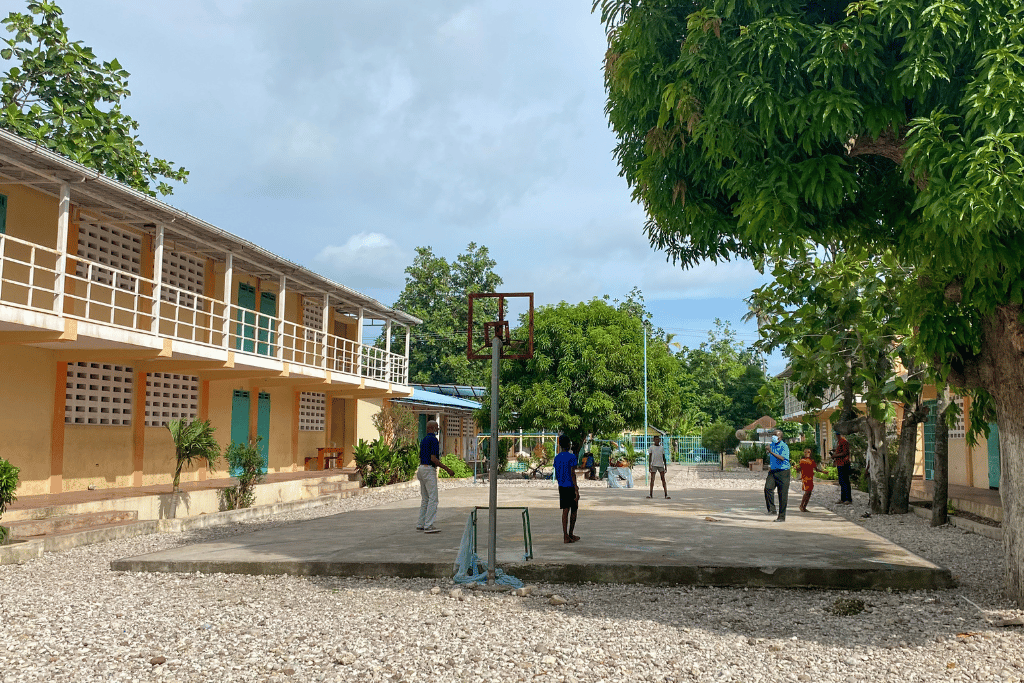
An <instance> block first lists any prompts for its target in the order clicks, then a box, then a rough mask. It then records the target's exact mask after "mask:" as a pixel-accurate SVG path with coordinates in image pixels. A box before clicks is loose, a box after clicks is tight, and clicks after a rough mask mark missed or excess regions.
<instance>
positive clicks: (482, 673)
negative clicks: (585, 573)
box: [0, 470, 1024, 683]
mask: <svg viewBox="0 0 1024 683" xmlns="http://www.w3.org/2000/svg"><path fill="white" fill-rule="evenodd" d="M762 482H763V475H755V474H750V473H746V472H736V473H724V474H723V473H719V474H713V473H706V472H704V473H702V472H693V471H682V470H680V471H678V472H676V473H674V475H673V476H672V480H671V489H673V490H679V489H682V488H687V487H690V488H741V489H750V490H751V495H752V496H758V497H759V496H760V495H761V494H760V489H761V487H762ZM453 485H459V484H453V483H450V482H443V483H442V487H448V486H453ZM502 485H503V486H519V485H525V486H532V485H538V483H535V482H512V481H509V482H502ZM546 485H548V486H550V483H549V482H548V483H546ZM583 485H584V486H602V485H603V484H602V483H599V482H583ZM637 485H638V486H640V485H642V479H641V480H640V481H638V482H637ZM796 489H797V486H795V485H794V487H793V493H792V494H791V496H790V505H791V507H793V508H794V512H793V514H799V512H798V511H796V510H795V508H796V505H794V498H795V497H797V496H798V495H799V494H798V493H797V491H796ZM837 494H838V491H837V490H836V489H834V488H832V487H830V486H827V485H820V486H818V487H817V488H816V489H815V493H814V497H813V498H812V504H814V503H825V504H827V505H828V507H830V508H832V507H833V505H832V503H833V501H834V499H836V498H838V495H837ZM416 495H418V491H417V490H416V489H407V490H403V491H391V492H378V493H374V494H370V495H367V496H361V497H358V498H353V499H347V500H343V501H341V502H338V503H336V504H332V505H330V506H325V507H323V508H318V509H315V510H306V511H303V512H297V513H291V514H287V515H281V516H278V517H276V518H274V519H273V520H261V521H255V522H249V523H243V524H239V525H234V526H232V527H221V528H215V529H206V530H201V531H195V532H189V533H185V534H178V535H154V536H145V537H140V538H133V539H129V540H123V541H116V542H110V543H103V544H98V545H94V546H88V547H83V548H77V549H75V550H71V551H67V552H63V553H52V554H47V555H45V556H44V557H42V558H40V559H38V560H33V561H30V562H28V563H26V564H23V565H8V566H2V567H0V682H2V683H15V682H22V681H47V682H53V683H63V682H64V681H168V682H170V681H182V682H184V681H197V682H199V681H202V682H204V683H205V682H207V681H215V682H216V683H226V682H229V681H395V682H398V681H431V682H433V681H531V682H533V681H540V682H546V681H708V682H715V683H718V682H726V681H737V682H739V681H743V682H756V681H764V682H772V683H774V682H776V681H816V682H817V681H823V682H825V681H870V682H871V683H876V682H880V681H928V682H931V681H1021V680H1022V676H1024V630H1022V629H1021V628H1019V627H1018V628H1000V627H996V626H993V625H991V624H990V623H989V622H988V621H986V620H985V618H984V617H983V615H982V614H981V613H980V612H979V611H978V610H977V609H975V608H974V607H972V606H971V605H970V604H968V602H967V600H965V599H964V598H966V599H968V600H970V601H973V602H974V603H976V604H978V605H979V606H980V607H981V608H982V609H984V610H986V611H987V612H988V613H989V614H990V616H991V615H992V614H995V613H998V614H999V615H1001V616H1004V617H1009V616H1021V615H1022V614H1024V613H1022V612H1020V611H1017V610H1015V609H1013V607H1012V605H1010V604H1009V603H1008V602H1006V601H1005V600H1004V599H1003V598H1001V597H1000V592H999V587H1000V583H1001V547H1000V545H999V543H998V542H995V541H992V540H989V539H987V538H984V537H981V536H977V535H974V534H969V533H965V532H963V531H960V530H958V529H955V528H952V527H945V528H939V529H932V528H930V527H929V526H928V524H927V522H926V521H925V520H922V519H919V518H917V517H916V516H913V515H907V516H901V517H891V518H888V517H873V518H871V519H867V520H862V519H860V515H861V514H863V512H865V510H866V496H865V495H864V494H860V493H858V492H855V493H854V497H855V504H854V505H853V506H846V507H839V508H838V512H839V514H843V515H845V516H847V517H850V518H851V519H853V520H854V521H856V522H857V523H862V524H864V526H866V527H867V528H868V529H870V530H872V531H875V532H876V533H879V534H881V535H882V536H885V537H887V538H890V539H892V540H894V541H896V542H897V543H899V544H901V545H903V546H904V547H907V548H909V549H910V550H913V551H914V552H917V553H919V554H920V555H922V556H924V557H926V558H928V559H930V560H932V561H933V562H936V563H938V564H941V565H944V566H946V567H949V568H950V569H951V570H952V572H953V574H954V575H955V576H956V577H957V579H958V581H959V582H960V587H959V588H957V589H954V590H949V591H937V592H909V593H883V592H862V593H854V592H845V591H810V590H745V589H717V588H647V587H640V586H604V585H578V586H575V585H574V586H563V585H558V586H546V585H541V586H537V587H536V591H535V592H534V594H533V595H531V596H528V597H516V596H512V595H507V594H489V593H479V592H472V591H465V590H463V591H460V592H461V595H459V594H458V593H455V594H454V595H456V596H457V597H453V593H452V591H453V589H454V586H453V585H452V584H450V583H449V582H447V581H441V582H438V581H435V580H398V579H332V578H303V577H288V576H266V577H261V576H235V575H226V574H215V575H199V574H131V573H119V572H112V571H110V570H109V569H108V568H107V567H108V564H109V562H110V561H111V560H113V559H117V558H121V557H127V556H132V555H138V554H141V553H145V552H150V551H154V550H160V549H164V548H169V547H173V546H177V545H182V544H186V543H192V542H195V541H201V540H210V539H214V538H219V537H223V536H227V535H233V534H237V533H243V532H248V531H252V530H255V529H260V528H267V527H272V526H275V525H279V524H283V523H287V522H292V521H295V520H299V519H306V518H312V517H318V516H323V515H330V514H336V513H339V512H344V511H348V510H354V509H360V508H365V507H368V506H373V505H378V504H380V503H383V502H385V501H390V500H395V499H397V498H404V497H409V496H416ZM441 500H442V505H443V504H444V495H443V493H442V496H441ZM797 502H799V501H798V500H797ZM556 598H559V599H556ZM839 599H847V600H851V599H859V600H862V601H864V603H866V609H865V610H864V611H863V612H861V613H859V614H856V615H854V616H837V615H834V614H832V613H831V612H830V608H831V607H832V606H833V605H834V603H835V602H836V601H837V600H839ZM563 602H564V604H558V603H563Z"/></svg>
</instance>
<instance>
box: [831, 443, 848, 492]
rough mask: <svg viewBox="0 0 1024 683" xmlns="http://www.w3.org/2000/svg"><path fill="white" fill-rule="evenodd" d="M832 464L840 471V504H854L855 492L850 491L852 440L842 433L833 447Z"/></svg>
mask: <svg viewBox="0 0 1024 683" xmlns="http://www.w3.org/2000/svg"><path fill="white" fill-rule="evenodd" d="M832 464H833V465H835V466H836V471H837V472H838V473H839V504H840V505H853V493H851V492H850V442H849V441H847V440H846V437H845V436H843V435H842V434H840V435H839V440H838V441H836V447H835V448H834V449H832Z"/></svg>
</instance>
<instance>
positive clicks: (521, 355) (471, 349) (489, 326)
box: [466, 292, 533, 360]
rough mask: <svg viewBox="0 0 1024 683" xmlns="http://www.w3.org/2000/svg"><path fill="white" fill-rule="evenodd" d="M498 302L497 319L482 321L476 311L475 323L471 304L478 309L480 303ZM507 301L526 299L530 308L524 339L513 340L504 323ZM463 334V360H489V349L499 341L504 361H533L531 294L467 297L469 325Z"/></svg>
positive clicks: (476, 295)
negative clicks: (464, 334) (464, 356)
mask: <svg viewBox="0 0 1024 683" xmlns="http://www.w3.org/2000/svg"><path fill="white" fill-rule="evenodd" d="M491 299H497V300H498V313H497V318H498V319H497V320H488V321H485V322H481V320H480V318H481V316H480V315H479V313H480V311H479V309H478V310H477V315H476V322H474V311H473V309H474V303H476V305H477V306H478V307H479V305H480V303H482V302H480V303H477V302H478V301H480V300H491ZM507 299H526V301H527V304H528V306H529V311H528V313H527V325H526V328H527V338H526V339H513V338H512V328H511V326H510V325H509V321H508V320H505V309H506V300H507ZM468 328H469V329H468V330H467V331H466V358H467V359H469V360H491V348H492V346H493V344H494V340H495V339H500V340H501V358H502V359H503V360H526V359H528V358H533V292H519V293H514V294H506V293H496V292H486V293H484V292H478V293H476V294H470V295H469V325H468Z"/></svg>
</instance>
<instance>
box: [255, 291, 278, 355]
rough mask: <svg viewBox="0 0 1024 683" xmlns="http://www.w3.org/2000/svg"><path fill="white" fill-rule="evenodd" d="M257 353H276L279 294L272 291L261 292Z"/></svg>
mask: <svg viewBox="0 0 1024 683" xmlns="http://www.w3.org/2000/svg"><path fill="white" fill-rule="evenodd" d="M257 328H258V330H257V344H256V353H258V354H260V355H261V356H273V355H274V332H275V331H276V330H277V296H276V295H275V294H274V293H272V292H261V293H260V315H259V320H258V323H257Z"/></svg>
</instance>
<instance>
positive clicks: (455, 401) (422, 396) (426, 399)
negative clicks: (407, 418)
mask: <svg viewBox="0 0 1024 683" xmlns="http://www.w3.org/2000/svg"><path fill="white" fill-rule="evenodd" d="M392 400H393V401H394V402H395V403H423V404H426V405H432V406H446V407H449V408H464V409H466V410H479V409H480V408H481V407H482V406H481V404H480V403H477V402H476V401H467V400H466V399H464V398H456V397H455V396H446V395H444V394H438V393H434V392H433V391H426V390H425V389H418V388H416V387H413V388H412V396H408V397H406V398H396V399H392Z"/></svg>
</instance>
